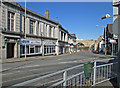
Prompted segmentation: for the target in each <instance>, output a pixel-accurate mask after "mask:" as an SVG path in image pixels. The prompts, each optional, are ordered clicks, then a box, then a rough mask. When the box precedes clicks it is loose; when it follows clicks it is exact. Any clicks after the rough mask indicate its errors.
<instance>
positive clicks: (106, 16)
mask: <svg viewBox="0 0 120 88" xmlns="http://www.w3.org/2000/svg"><path fill="white" fill-rule="evenodd" d="M108 17H111V16H110V15H109V14H106V15H105V16H102V17H101V19H102V20H103V19H106V18H108Z"/></svg>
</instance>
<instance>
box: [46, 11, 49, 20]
mask: <svg viewBox="0 0 120 88" xmlns="http://www.w3.org/2000/svg"><path fill="white" fill-rule="evenodd" d="M45 17H46V18H49V10H48V9H47V10H46V11H45Z"/></svg>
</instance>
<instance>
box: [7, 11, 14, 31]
mask: <svg viewBox="0 0 120 88" xmlns="http://www.w3.org/2000/svg"><path fill="white" fill-rule="evenodd" d="M8 30H9V31H14V30H15V13H12V12H9V11H8Z"/></svg>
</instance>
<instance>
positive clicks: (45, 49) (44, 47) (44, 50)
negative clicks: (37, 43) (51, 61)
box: [44, 46, 47, 54]
mask: <svg viewBox="0 0 120 88" xmlns="http://www.w3.org/2000/svg"><path fill="white" fill-rule="evenodd" d="M46 53H47V52H46V46H45V47H44V54H46Z"/></svg>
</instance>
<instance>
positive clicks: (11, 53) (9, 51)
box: [7, 43, 15, 58]
mask: <svg viewBox="0 0 120 88" xmlns="http://www.w3.org/2000/svg"><path fill="white" fill-rule="evenodd" d="M14 46H15V43H7V58H13V57H14Z"/></svg>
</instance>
